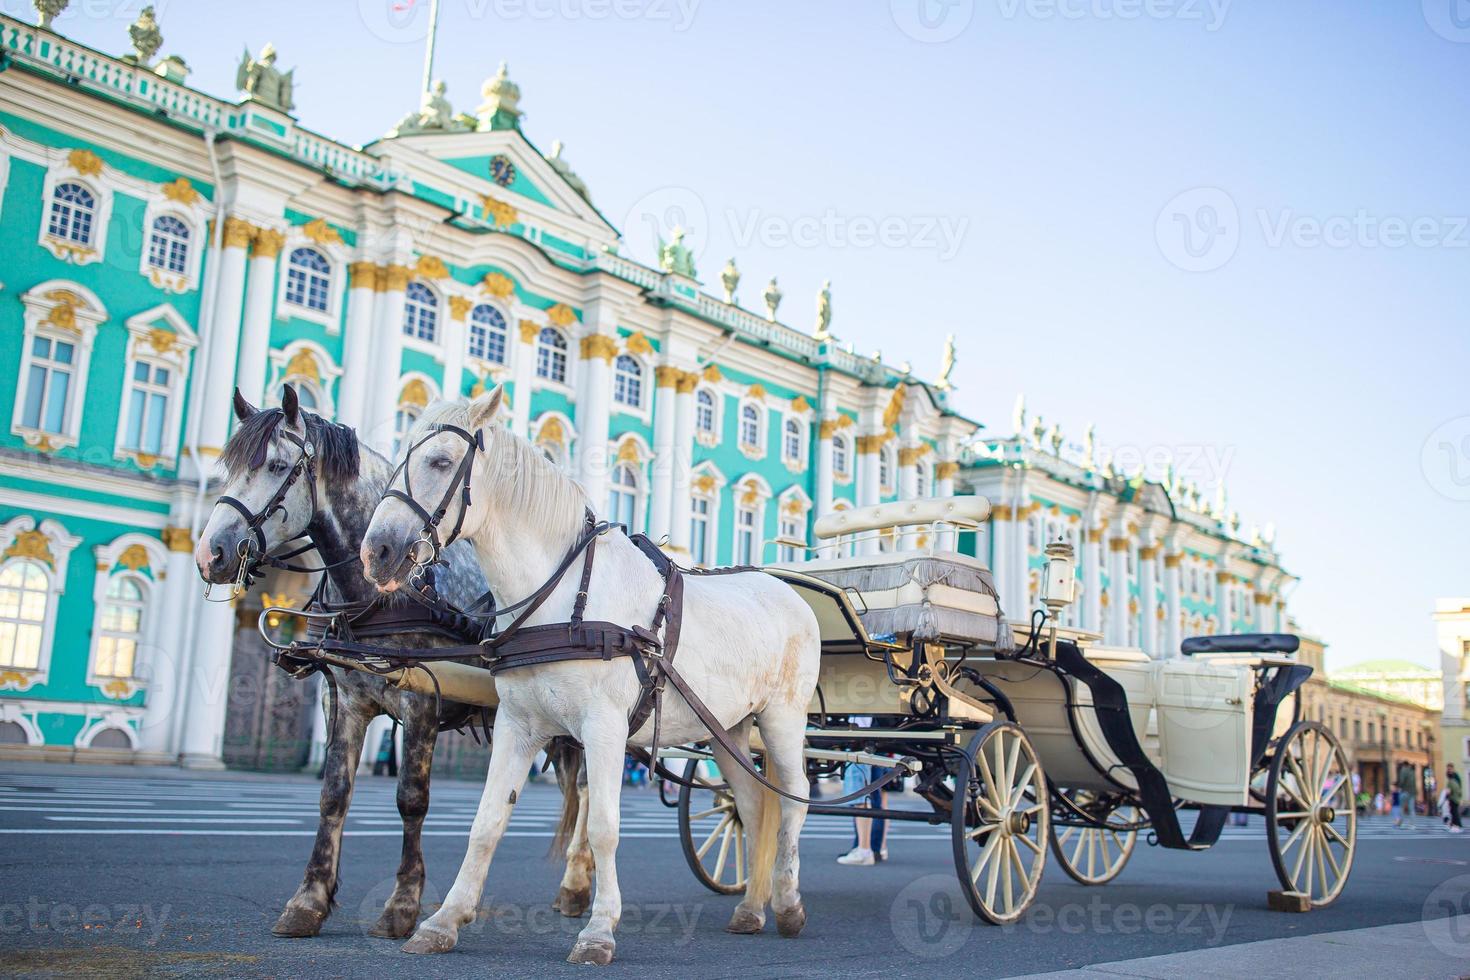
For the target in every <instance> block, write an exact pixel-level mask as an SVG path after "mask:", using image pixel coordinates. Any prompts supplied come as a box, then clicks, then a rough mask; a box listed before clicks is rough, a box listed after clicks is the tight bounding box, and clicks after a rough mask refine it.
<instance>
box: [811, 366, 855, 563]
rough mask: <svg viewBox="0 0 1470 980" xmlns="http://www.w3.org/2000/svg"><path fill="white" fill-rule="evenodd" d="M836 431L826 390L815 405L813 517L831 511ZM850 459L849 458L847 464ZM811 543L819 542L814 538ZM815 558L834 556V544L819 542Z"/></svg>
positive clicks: (835, 423) (829, 393)
mask: <svg viewBox="0 0 1470 980" xmlns="http://www.w3.org/2000/svg"><path fill="white" fill-rule="evenodd" d="M836 431H837V417H836V415H834V414H833V412H832V395H831V392H826V393H824V394H823V396H822V404H821V405H819V406H818V407H817V450H816V452H817V460H816V464H817V465H816V483H815V484H814V485H813V487H812V492H813V495H814V496H815V497H816V499H815V500H813V501H812V504H813V507H814V509H815V510H814V514H815V519H817V520H820V519H822V518H823V517H825V516H826V515H827V514H829V513H831V512H832V436H833V434H834V433H835V432H836ZM848 465H851V461H850V460H849V464H848ZM811 543H812V544H813V545H818V544H821V543H820V542H818V541H817V540H816V539H815V538H813V539H812V541H811ZM812 554H813V555H814V556H815V557H817V558H836V557H837V549H836V547H835V546H834V545H832V544H830V543H828V544H821V547H820V550H818V551H815V552H813V553H812Z"/></svg>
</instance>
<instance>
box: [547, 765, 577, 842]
mask: <svg viewBox="0 0 1470 980" xmlns="http://www.w3.org/2000/svg"><path fill="white" fill-rule="evenodd" d="M547 754H548V755H550V756H551V763H552V764H553V765H554V766H556V782H557V784H558V785H559V786H560V787H561V820H559V821H558V822H557V825H556V833H555V834H553V835H552V838H551V848H550V849H549V850H548V851H547V852H546V856H547V857H549V858H559V857H561V856H563V855H564V854H566V852H567V846H568V845H569V844H571V842H572V835H573V833H574V832H575V831H576V829H577V810H578V807H579V805H580V802H581V796H582V794H581V792H580V791H579V788H578V786H577V777H578V775H579V774H580V773H581V770H582V750H581V749H580V748H578V747H577V746H576V745H575V744H573V743H572V742H571V741H570V740H566V739H561V738H556V739H552V741H551V745H550V747H549V748H548V753H547Z"/></svg>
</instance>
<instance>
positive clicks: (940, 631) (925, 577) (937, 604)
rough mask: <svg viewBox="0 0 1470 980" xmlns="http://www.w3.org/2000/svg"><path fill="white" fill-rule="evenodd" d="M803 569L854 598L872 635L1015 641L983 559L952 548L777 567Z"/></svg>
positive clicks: (1008, 644) (1007, 645)
mask: <svg viewBox="0 0 1470 980" xmlns="http://www.w3.org/2000/svg"><path fill="white" fill-rule="evenodd" d="M775 567H778V568H789V569H792V570H793V571H798V572H802V573H804V574H806V575H810V576H812V577H813V578H818V579H821V580H822V581H824V582H828V583H830V584H832V585H834V586H836V587H837V588H840V589H843V590H844V591H846V592H847V593H848V594H849V595H850V596H852V598H853V605H854V606H855V607H856V608H857V611H858V616H859V618H860V619H861V620H862V623H863V627H864V628H865V629H866V630H867V631H868V633H869V635H871V636H874V637H884V636H893V637H895V638H903V639H905V640H912V641H914V642H932V643H939V642H944V643H962V644H981V645H985V646H990V645H995V646H996V647H997V648H999V649H1001V650H1009V649H1011V648H1012V646H1013V641H1012V639H1011V632H1010V627H1009V626H1008V625H1007V624H1006V622H1005V617H1004V616H1003V615H1002V613H1001V610H1000V601H999V596H998V595H997V593H996V591H995V583H994V580H993V579H992V578H991V576H990V570H989V569H988V568H986V567H985V564H984V562H981V561H979V560H978V559H976V558H971V557H970V556H969V555H962V554H959V553H957V552H953V551H937V552H919V551H898V552H890V553H887V554H880V555H863V556H859V557H853V558H827V559H818V560H816V561H804V562H791V563H787V564H782V565H778V566H775Z"/></svg>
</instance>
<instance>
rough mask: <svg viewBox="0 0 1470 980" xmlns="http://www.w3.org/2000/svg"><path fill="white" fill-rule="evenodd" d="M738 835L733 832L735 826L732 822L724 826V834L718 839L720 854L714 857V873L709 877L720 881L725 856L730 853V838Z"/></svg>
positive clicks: (722, 875) (722, 876) (723, 872)
mask: <svg viewBox="0 0 1470 980" xmlns="http://www.w3.org/2000/svg"><path fill="white" fill-rule="evenodd" d="M738 836H739V834H738V833H736V832H735V826H734V825H733V824H731V825H730V826H728V827H726V828H725V836H724V837H722V838H721V839H720V854H719V857H717V858H715V870H714V873H713V874H712V875H710V877H712V878H714V879H715V881H720V880H721V879H722V878H724V876H725V858H726V857H727V856H728V855H729V853H730V838H731V837H738Z"/></svg>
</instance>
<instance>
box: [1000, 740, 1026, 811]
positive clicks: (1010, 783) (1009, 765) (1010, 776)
mask: <svg viewBox="0 0 1470 980" xmlns="http://www.w3.org/2000/svg"><path fill="white" fill-rule="evenodd" d="M1020 761H1021V740H1020V739H1019V738H1013V739H1011V757H1010V759H1008V760H1007V761H1006V775H1005V779H1006V804H1007V805H1010V804H1011V801H1012V798H1013V797H1014V795H1015V787H1016V785H1017V782H1016V766H1017V764H1019V763H1020ZM1020 782H1021V784H1022V785H1024V784H1025V782H1026V781H1025V780H1024V779H1023V780H1021V781H1020Z"/></svg>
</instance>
